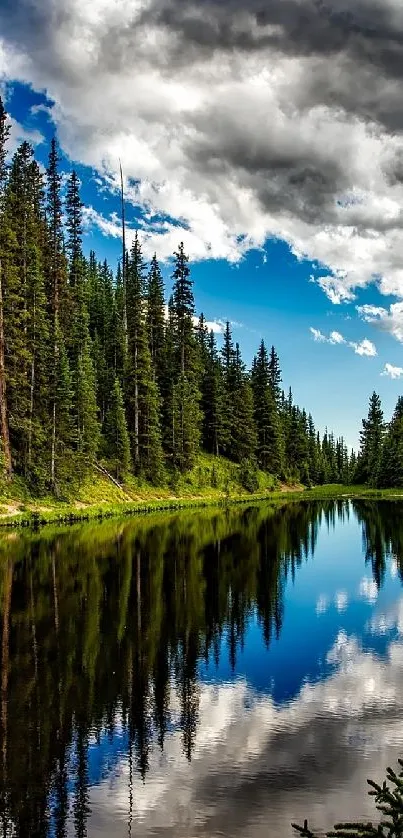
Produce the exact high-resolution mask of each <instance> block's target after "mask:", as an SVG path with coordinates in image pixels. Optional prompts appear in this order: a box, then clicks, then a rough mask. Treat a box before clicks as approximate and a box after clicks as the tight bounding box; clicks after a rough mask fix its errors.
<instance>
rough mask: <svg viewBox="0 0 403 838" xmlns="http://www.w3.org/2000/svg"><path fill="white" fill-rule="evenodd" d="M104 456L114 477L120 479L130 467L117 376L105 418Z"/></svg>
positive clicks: (120, 392) (121, 399) (126, 434)
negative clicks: (110, 465) (111, 468)
mask: <svg viewBox="0 0 403 838" xmlns="http://www.w3.org/2000/svg"><path fill="white" fill-rule="evenodd" d="M105 442H106V456H107V458H108V460H111V461H112V463H113V467H114V471H115V475H116V478H117V479H118V480H122V479H123V478H124V477H125V475H126V474H127V472H128V471H129V467H130V440H129V434H128V430H127V424H126V414H125V407H124V401H123V393H122V388H121V386H120V384H119V381H118V379H117V378H115V381H114V384H113V390H112V395H111V400H110V405H109V409H108V412H107V415H106V420H105Z"/></svg>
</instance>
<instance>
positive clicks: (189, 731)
mask: <svg viewBox="0 0 403 838" xmlns="http://www.w3.org/2000/svg"><path fill="white" fill-rule="evenodd" d="M402 579H403V504H401V503H397V502H395V503H394V502H379V503H377V504H376V503H374V502H363V501H361V502H344V501H343V502H339V503H331V502H329V503H325V504H323V503H305V504H299V503H298V504H297V503H295V504H290V505H289V506H286V507H285V508H283V509H278V508H277V509H276V508H274V507H273V508H272V507H270V506H268V505H267V504H266V505H260V506H253V507H251V508H248V509H245V508H243V509H241V510H240V509H230V510H229V511H227V512H225V511H219V512H218V511H214V510H209V511H203V512H197V511H196V512H193V513H184V514H183V513H181V514H177V515H165V516H159V517H157V516H155V517H148V518H135V519H131V520H124V521H112V522H105V523H103V524H98V525H89V524H86V525H83V526H80V527H75V528H70V529H66V530H60V529H59V530H56V529H51V528H47V529H44V530H42V531H41V532H39V533H36V534H30V535H28V534H22V535H20V534H16V533H6V534H5V535H1V536H0V607H1V632H2V635H1V654H2V671H1V708H0V709H1V718H0V723H1V743H0V744H1V748H0V804H1V815H0V818H1V820H0V824H1V826H0V834H1V835H2V836H4V838H6V836H7V837H8V836H10V837H11V836H12V835H13V836H14V835H16V836H21V838H29V836H40V837H41V838H42V836H43V837H44V838H45V836H49V837H50V836H52V838H53V836H54V837H55V838H61V836H65V837H66V838H68V836H79V837H80V838H83V836H99V837H100V838H123V836H130V835H132V836H136V837H137V838H138V836H144V838H146V836H160V837H161V838H174V836H175V838H176V836H180V838H182V836H183V837H185V836H186V838H196V836H205V837H206V838H207V836H208V837H209V838H215V836H225V838H226V837H227V836H242V838H255V836H259V838H260V836H269V837H270V836H278V838H291V836H292V835H295V833H294V832H293V830H292V829H291V826H290V822H291V821H292V820H297V821H298V822H301V821H302V820H303V819H304V817H308V816H309V819H310V821H311V826H315V827H317V828H319V829H322V828H325V827H330V826H331V825H332V824H333V823H334V821H336V820H340V819H342V820H345V819H349V818H365V819H367V818H368V816H372V813H373V808H372V805H373V804H372V801H371V798H368V797H367V786H366V778H367V777H368V776H371V777H373V778H374V779H381V778H382V776H383V772H384V769H385V768H386V766H387V765H388V764H394V763H395V762H396V760H397V758H398V757H399V756H403V591H402Z"/></svg>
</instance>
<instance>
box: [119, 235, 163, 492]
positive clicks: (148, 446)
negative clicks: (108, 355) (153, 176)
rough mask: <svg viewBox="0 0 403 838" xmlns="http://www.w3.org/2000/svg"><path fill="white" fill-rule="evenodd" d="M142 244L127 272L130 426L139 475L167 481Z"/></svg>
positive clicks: (134, 251)
mask: <svg viewBox="0 0 403 838" xmlns="http://www.w3.org/2000/svg"><path fill="white" fill-rule="evenodd" d="M144 272H145V266H144V262H143V257H142V252H141V244H140V240H139V237H138V234H137V233H136V236H135V239H134V242H133V246H132V249H131V254H130V261H129V264H128V271H127V279H126V282H127V337H128V343H127V347H128V348H127V365H126V375H125V382H126V403H127V423H128V430H129V436H130V441H131V457H132V462H133V466H134V469H135V471H136V473H137V474H142V475H144V476H145V477H147V478H148V479H149V480H151V481H152V482H154V483H158V482H159V481H161V480H163V470H164V469H163V453H162V445H161V428H160V395H159V390H158V385H157V382H156V380H155V379H154V377H153V374H152V365H151V356H150V349H149V344H148V334H147V324H146V288H145V278H144Z"/></svg>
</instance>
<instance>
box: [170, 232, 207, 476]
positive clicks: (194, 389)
mask: <svg viewBox="0 0 403 838" xmlns="http://www.w3.org/2000/svg"><path fill="white" fill-rule="evenodd" d="M174 257H175V267H174V272H173V277H172V278H173V281H174V282H173V290H172V300H171V304H170V329H171V337H172V350H173V356H172V373H173V381H172V396H171V417H170V425H171V428H172V437H171V445H170V451H169V453H170V455H171V457H172V464H173V466H174V468H176V469H179V470H180V471H186V470H187V469H189V468H191V467H192V465H193V462H194V459H195V456H196V454H197V452H198V450H199V443H200V424H201V414H200V406H199V405H200V391H199V387H198V384H199V353H198V347H197V342H196V337H195V333H194V326H193V317H194V308H195V307H194V297H193V283H192V280H191V279H190V270H189V266H188V262H189V260H188V257H187V256H186V254H185V251H184V246H183V243H181V244H180V245H179V248H178V251H177V252H176V253H174Z"/></svg>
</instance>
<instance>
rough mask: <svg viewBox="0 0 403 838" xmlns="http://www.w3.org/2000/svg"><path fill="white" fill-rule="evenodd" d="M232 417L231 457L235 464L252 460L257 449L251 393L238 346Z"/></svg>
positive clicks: (234, 369) (235, 361) (234, 374)
mask: <svg viewBox="0 0 403 838" xmlns="http://www.w3.org/2000/svg"><path fill="white" fill-rule="evenodd" d="M232 374H233V379H234V391H233V396H232V398H233V409H234V412H233V416H234V425H233V429H232V439H231V455H232V458H233V459H234V460H235V462H237V463H242V461H244V460H254V458H255V455H256V447H257V434H256V426H255V421H254V404H253V392H252V387H251V384H250V381H249V378H248V376H247V374H246V371H245V365H244V363H243V361H242V358H241V353H240V349H239V344H236V346H235V353H234V366H233V373H232Z"/></svg>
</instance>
